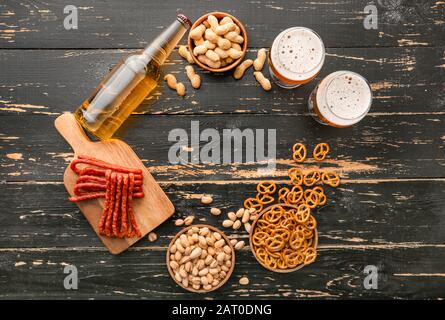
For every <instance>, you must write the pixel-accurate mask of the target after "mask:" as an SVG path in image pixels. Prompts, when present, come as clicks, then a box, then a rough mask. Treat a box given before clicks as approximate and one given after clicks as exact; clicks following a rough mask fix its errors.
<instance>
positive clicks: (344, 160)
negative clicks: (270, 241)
mask: <svg viewBox="0 0 445 320" xmlns="http://www.w3.org/2000/svg"><path fill="white" fill-rule="evenodd" d="M0 121H2V125H1V126H0V139H1V141H2V147H3V149H0V154H1V155H2V158H0V167H1V168H2V170H1V171H0V180H6V181H25V180H37V181H61V179H62V173H63V171H64V170H65V167H66V166H67V164H68V163H69V161H70V159H71V158H72V156H73V154H72V152H71V150H70V149H69V148H67V145H66V143H65V141H64V140H63V139H62V138H61V137H60V136H59V134H58V133H57V132H56V130H54V129H52V121H53V118H52V117H48V116H39V115H30V116H27V117H25V118H24V117H22V116H8V117H0ZM191 121H199V124H200V130H204V129H206V128H215V129H216V130H218V132H219V133H220V134H221V135H222V133H223V129H234V128H239V129H240V130H244V129H246V128H251V129H253V130H256V129H265V130H267V129H275V130H276V136H277V138H276V144H277V145H276V149H277V151H276V156H277V160H276V168H277V170H275V171H270V172H265V174H264V175H263V176H262V177H258V171H257V170H258V168H266V164H265V163H257V162H255V163H229V164H214V163H212V164H202V163H201V164H191V163H187V164H178V165H172V164H171V163H170V162H169V160H168V152H169V149H170V147H171V146H172V145H173V144H174V142H169V141H168V134H169V132H170V131H171V130H173V129H175V128H182V129H184V130H186V131H187V132H188V133H189V135H190V125H191ZM444 121H445V115H421V116H419V115H388V116H386V117H380V116H368V117H366V118H365V119H364V120H363V121H362V122H360V124H358V125H357V126H353V127H351V128H348V129H341V130H338V129H335V128H328V127H325V126H322V125H319V124H317V123H316V122H315V121H314V120H313V119H312V118H311V117H310V116H287V115H274V116H269V115H218V116H215V115H214V116H211V115H203V116H199V117H196V116H160V115H159V116H132V117H131V119H130V121H129V122H128V123H126V124H125V125H124V128H123V129H122V130H120V131H119V132H118V136H121V137H125V141H126V142H127V143H128V144H129V145H130V146H132V148H133V150H134V151H135V152H136V154H137V155H138V156H139V158H140V159H142V161H143V162H144V164H145V165H146V166H147V167H149V168H150V172H151V173H152V174H153V176H154V177H155V178H156V180H158V181H182V180H196V179H199V180H225V179H236V180H246V179H247V180H249V179H254V180H257V179H259V178H263V179H265V178H267V176H270V177H273V178H275V179H287V170H288V169H289V168H290V167H291V166H293V162H292V161H291V160H290V149H291V147H292V145H293V144H294V143H295V142H297V141H300V142H304V143H305V144H307V146H308V147H309V149H310V150H312V149H311V148H313V146H315V145H316V144H317V143H319V142H322V141H323V142H327V143H329V144H330V145H331V149H332V152H331V155H330V160H329V161H326V162H324V163H322V164H319V163H314V162H312V161H311V160H309V161H308V162H307V167H308V168H317V167H319V166H320V165H321V166H323V167H324V168H332V169H335V170H339V171H340V172H341V174H342V176H343V178H349V179H373V178H419V177H430V178H437V177H444V171H443V167H444V164H445V159H444V153H443V150H444V147H445V138H444V137H445V127H444V126H443V123H444ZM24 128H25V129H24ZM42 128H50V129H49V130H42ZM266 141H267V139H266ZM205 143H206V142H201V147H202V146H203V145H204V144H205ZM244 150H248V149H246V148H244ZM248 152H253V150H250V149H249V150H248ZM265 152H266V154H267V149H266V150H265ZM13 153H21V154H22V155H21V158H20V159H15V158H14V156H12V159H11V158H10V157H11V154H13ZM221 154H222V153H221ZM8 155H9V156H10V157H8ZM221 157H222V156H221ZM244 158H245V156H244Z"/></svg>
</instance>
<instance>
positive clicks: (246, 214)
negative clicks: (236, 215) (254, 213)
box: [241, 210, 250, 223]
mask: <svg viewBox="0 0 445 320" xmlns="http://www.w3.org/2000/svg"><path fill="white" fill-rule="evenodd" d="M249 220H250V211H249V210H244V213H243V216H242V219H241V222H242V223H247V222H248V221H249Z"/></svg>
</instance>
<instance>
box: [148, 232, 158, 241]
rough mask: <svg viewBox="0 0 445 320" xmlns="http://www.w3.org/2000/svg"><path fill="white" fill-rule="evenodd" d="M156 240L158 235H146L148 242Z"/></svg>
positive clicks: (151, 233) (152, 233)
mask: <svg viewBox="0 0 445 320" xmlns="http://www.w3.org/2000/svg"><path fill="white" fill-rule="evenodd" d="M157 239H158V235H157V234H156V233H154V232H150V233H149V234H148V240H149V241H150V242H154V241H156V240H157Z"/></svg>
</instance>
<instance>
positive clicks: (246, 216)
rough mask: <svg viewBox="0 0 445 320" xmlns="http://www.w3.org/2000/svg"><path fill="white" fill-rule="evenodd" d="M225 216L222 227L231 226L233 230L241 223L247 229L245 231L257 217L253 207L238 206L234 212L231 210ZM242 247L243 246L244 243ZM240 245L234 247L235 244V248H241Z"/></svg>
mask: <svg viewBox="0 0 445 320" xmlns="http://www.w3.org/2000/svg"><path fill="white" fill-rule="evenodd" d="M227 218H228V219H225V220H224V221H223V222H222V225H223V227H224V228H233V229H234V230H238V229H239V228H240V227H241V226H242V225H244V229H245V230H246V231H247V233H249V232H250V229H251V227H252V226H251V224H250V222H251V221H254V220H255V219H256V218H257V212H256V210H255V209H254V208H251V209H244V208H240V209H238V210H237V211H236V213H235V212H232V211H231V212H229V213H227ZM240 246H241V245H240ZM242 247H244V244H243V245H242ZM242 247H241V248H236V245H235V248H236V249H237V250H238V249H242Z"/></svg>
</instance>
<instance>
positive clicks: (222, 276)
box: [168, 226, 233, 291]
mask: <svg viewBox="0 0 445 320" xmlns="http://www.w3.org/2000/svg"><path fill="white" fill-rule="evenodd" d="M232 251H233V250H232V247H231V246H230V244H229V243H227V242H226V240H225V238H224V237H223V236H222V235H221V233H220V232H218V231H212V230H210V229H209V228H208V227H205V226H193V227H191V228H190V229H188V230H187V232H184V233H182V234H181V235H180V236H179V237H178V238H177V239H176V240H175V242H174V243H172V244H171V245H170V248H169V252H168V255H169V256H168V257H169V261H168V263H169V267H170V268H171V270H172V273H173V275H174V279H175V280H176V281H177V282H178V283H180V284H182V286H184V287H185V288H191V289H194V290H205V291H211V290H213V289H214V288H215V287H217V286H218V285H219V284H220V283H221V282H223V281H225V280H226V278H228V277H229V276H230V271H231V268H232V258H233V257H232V253H233V252H232Z"/></svg>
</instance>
